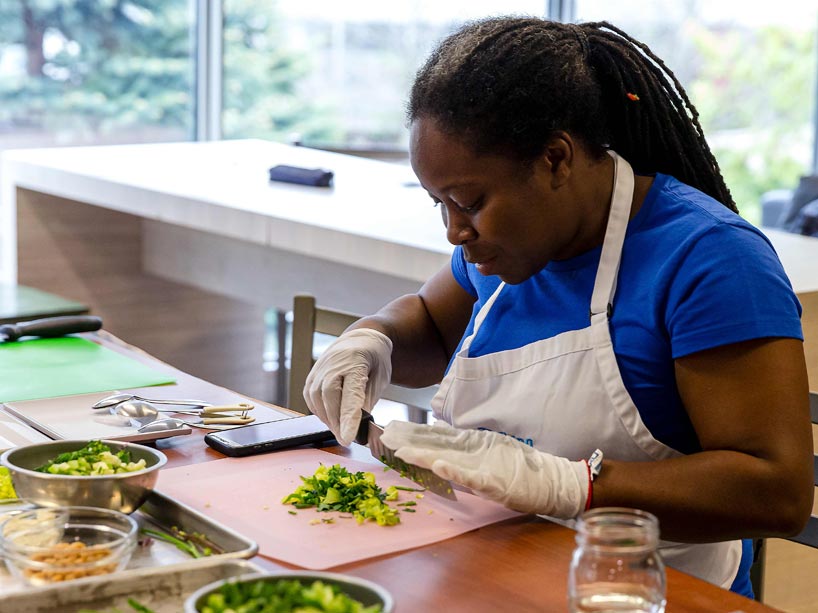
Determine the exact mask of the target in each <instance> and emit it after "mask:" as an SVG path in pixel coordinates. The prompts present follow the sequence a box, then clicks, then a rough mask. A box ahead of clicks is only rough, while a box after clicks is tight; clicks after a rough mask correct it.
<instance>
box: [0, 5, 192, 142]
mask: <svg viewBox="0 0 818 613" xmlns="http://www.w3.org/2000/svg"><path fill="white" fill-rule="evenodd" d="M192 22H193V15H192V12H191V11H190V10H189V5H188V1H187V0H131V1H124V2H112V1H105V2H102V1H100V2H87V1H83V0H63V1H61V2H29V1H26V0H3V2H2V3H0V149H4V148H10V147H23V146H47V145H69V144H84V143H133V142H147V141H171V140H188V139H190V138H191V137H192V134H193V109H194V100H193V96H192V93H191V87H192V83H193V67H194V55H193V42H192V41H193V39H192V37H191V33H190V31H191V25H192Z"/></svg>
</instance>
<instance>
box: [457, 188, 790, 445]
mask: <svg viewBox="0 0 818 613" xmlns="http://www.w3.org/2000/svg"><path fill="white" fill-rule="evenodd" d="M601 250H602V249H601V247H597V248H596V249H593V250H591V251H588V252H586V253H583V254H581V255H578V256H576V257H574V258H571V259H569V260H561V261H552V262H550V263H549V264H548V265H547V266H546V267H545V268H544V269H542V270H541V271H540V272H539V273H537V274H535V275H534V276H533V277H531V278H529V279H527V280H526V281H524V282H523V283H520V284H518V285H507V286H506V287H505V288H504V289H503V291H502V292H501V293H500V296H499V297H498V299H497V301H496V302H495V303H494V306H493V308H492V309H491V310H490V311H489V314H488V316H487V317H486V319H485V321H484V322H483V325H482V326H481V328H480V330H479V332H478V334H477V337H476V338H475V339H474V341H473V342H472V345H471V347H470V349H469V355H470V356H472V357H477V356H481V355H485V354H488V353H494V352H497V351H502V350H506V349H515V348H518V347H522V346H524V345H527V344H529V343H532V342H534V341H537V340H540V339H544V338H550V337H552V336H555V335H557V334H559V333H561V332H565V331H566V330H578V329H581V328H586V327H588V326H589V325H590V320H589V308H590V304H591V293H592V290H593V286H594V278H595V275H596V271H597V267H598V264H599V256H600V253H601ZM452 272H453V274H454V277H455V279H457V281H458V282H459V283H460V285H462V286H463V288H464V289H465V290H466V291H467V292H469V293H470V294H471V295H473V296H476V297H477V301H476V303H475V306H474V311H473V313H472V318H471V321H470V322H469V325H468V328H467V330H466V333H465V335H464V337H465V336H467V335H469V334H471V332H472V329H473V325H474V318H475V316H476V314H477V311H478V310H479V309H480V307H481V306H483V304H484V303H485V302H486V300H488V298H489V297H490V296H491V295H492V294H493V293H494V290H495V289H496V288H497V286H498V285H499V283H500V280H499V279H498V278H497V277H484V276H483V275H481V274H480V273H479V272H478V271H477V270H476V268H475V267H474V265H472V264H468V263H467V262H466V261H465V260H464V257H463V251H462V249H461V248H459V247H458V248H456V249H455V251H454V254H453V256H452ZM800 315H801V305H800V304H799V302H798V299H797V298H796V296H795V293H794V292H793V290H792V286H791V285H790V282H789V279H788V278H787V276H786V274H785V273H784V269H783V267H782V266H781V263H780V261H779V260H778V256H777V255H776V254H775V251H774V250H773V248H772V245H770V243H769V241H768V240H767V238H766V237H765V236H764V235H763V234H762V233H761V232H760V231H759V230H758V229H756V228H755V227H753V226H752V225H751V224H749V223H747V222H746V221H744V220H743V219H742V218H741V217H739V216H738V215H736V214H735V213H733V212H732V211H730V210H729V209H728V208H727V207H725V206H724V205H722V204H720V203H719V202H717V201H715V200H714V199H712V198H710V197H709V196H707V195H705V194H704V193H702V192H700V191H698V190H697V189H694V188H692V187H690V186H688V185H685V184H684V183H681V182H679V181H677V180H676V179H674V178H673V177H670V176H667V175H662V174H657V175H656V178H655V180H654V182H653V185H652V186H651V188H650V190H649V192H648V194H647V196H646V197H645V200H644V202H643V204H642V207H641V209H640V210H639V212H638V213H637V214H636V216H635V217H634V218H633V219H632V220H631V221H630V223H629V224H628V229H627V233H626V235H625V243H624V247H623V251H622V262H621V265H620V270H619V277H618V279H617V290H616V296H615V297H614V302H613V315H612V317H611V320H610V328H611V337H612V341H613V347H614V352H615V353H616V358H617V363H618V365H619V370H620V372H621V375H622V380H623V382H624V384H625V388H626V389H627V390H628V392H629V393H630V396H631V398H632V399H633V402H634V404H635V405H636V407H637V408H638V410H639V414H640V416H641V417H642V421H643V422H644V423H645V425H646V426H647V428H648V430H650V432H651V434H652V435H653V436H654V438H656V439H657V440H659V441H661V442H663V443H664V444H666V445H668V446H669V447H672V448H673V449H676V450H677V451H680V452H682V453H693V452H696V451H699V450H700V449H701V447H700V445H699V441H698V438H697V437H696V434H695V431H694V430H693V426H692V424H691V422H690V420H689V418H688V416H687V413H686V412H685V410H684V407H683V405H682V401H681V398H680V397H679V393H678V389H677V387H676V380H675V375H674V364H673V361H674V359H676V358H679V357H682V356H685V355H689V354H691V353H695V352H697V351H703V350H705V349H711V348H713V347H718V346H721V345H726V344H730V343H737V342H740V341H745V340H749V339H754V338H763V337H791V338H798V339H802V340H803V336H802V332H801V322H800ZM461 344H462V340H461Z"/></svg>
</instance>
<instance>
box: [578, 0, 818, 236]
mask: <svg viewBox="0 0 818 613" xmlns="http://www.w3.org/2000/svg"><path fill="white" fill-rule="evenodd" d="M576 17H577V20H578V21H595V20H601V19H605V20H607V21H610V22H611V23H613V24H615V25H617V26H618V27H621V28H622V29H623V30H625V31H626V32H628V33H629V34H631V35H633V36H634V37H636V38H638V39H640V40H642V41H643V42H645V43H647V44H648V45H649V46H650V47H651V49H652V50H653V51H654V52H655V53H656V54H657V55H658V56H659V57H661V58H662V59H663V60H665V62H666V63H667V65H668V66H669V67H670V69H671V70H673V71H674V73H675V74H676V76H677V77H678V79H679V81H680V82H681V83H682V85H683V86H684V87H685V89H686V90H687V92H688V94H689V95H690V98H691V100H692V102H693V104H694V105H695V106H696V108H697V110H698V111H699V113H700V121H701V123H702V127H703V129H704V133H705V136H706V137H707V139H708V142H709V144H710V147H711V148H712V149H713V153H714V154H715V156H716V159H717V160H718V162H719V165H720V166H721V170H722V174H723V175H724V177H725V179H726V181H727V185H728V186H729V187H730V189H731V191H732V193H733V198H734V200H735V201H736V204H737V205H738V207H739V210H740V211H741V213H742V215H744V217H746V218H748V219H749V220H750V221H752V222H753V223H759V221H760V204H759V203H760V200H761V196H762V194H763V193H765V192H767V191H769V190H772V189H776V188H782V187H784V188H794V187H795V186H796V185H797V183H798V177H799V176H801V175H804V174H809V173H810V172H811V170H812V168H813V164H814V163H815V161H814V160H813V150H814V149H813V148H814V146H815V140H814V139H815V119H814V113H815V110H814V109H815V104H816V100H815V98H816V83H815V78H816V73H818V67H816V56H817V55H818V52H817V51H816V26H818V5H817V4H816V3H813V2H797V1H793V0H786V1H783V2H778V3H776V4H775V5H772V4H770V3H762V2H744V1H740V0H721V1H720V2H701V1H696V0H691V1H686V2H678V1H677V0H651V1H650V2H648V1H646V0H620V1H619V2H616V3H611V2H606V1H605V0H577V3H576Z"/></svg>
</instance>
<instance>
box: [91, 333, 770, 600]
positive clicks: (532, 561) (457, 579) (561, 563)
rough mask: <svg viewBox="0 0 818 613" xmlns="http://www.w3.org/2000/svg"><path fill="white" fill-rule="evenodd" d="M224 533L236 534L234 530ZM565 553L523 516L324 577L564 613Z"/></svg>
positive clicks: (187, 384)
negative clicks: (350, 577) (345, 577)
mask: <svg viewBox="0 0 818 613" xmlns="http://www.w3.org/2000/svg"><path fill="white" fill-rule="evenodd" d="M87 336H89V337H91V338H98V339H100V340H101V342H103V343H104V344H105V345H106V346H109V347H111V348H112V349H115V350H117V351H119V352H122V353H126V354H128V355H132V356H135V357H138V358H139V359H141V360H142V361H144V362H146V363H153V364H157V365H158V366H160V367H161V368H163V369H167V368H169V367H168V365H166V364H162V363H161V362H158V361H157V360H155V359H154V358H152V357H151V356H149V355H147V354H145V353H143V352H140V351H139V350H137V349H135V348H133V347H130V346H128V345H126V344H125V343H123V342H122V341H120V340H119V339H116V338H115V337H112V336H110V335H108V334H105V333H104V332H103V333H100V334H93V335H87ZM175 374H176V377H177V380H178V382H177V384H176V385H175V386H174V388H175V390H176V391H174V392H173V395H174V396H182V397H203V398H205V399H209V398H218V399H219V401H222V400H224V401H228V400H229V399H231V394H232V393H231V392H230V391H229V390H225V389H224V388H219V387H217V386H214V385H212V384H210V383H208V382H206V381H203V380H201V379H197V378H195V377H191V376H189V375H186V374H185V373H182V372H180V371H175ZM145 389H148V388H145ZM166 389H167V388H165V390H166ZM166 393H167V392H166ZM259 404H264V403H260V402H259ZM276 408H279V407H276ZM279 409H280V408H279ZM202 438H203V435H202V434H201V433H194V434H192V435H189V436H180V437H174V438H171V439H164V440H160V441H157V443H156V444H157V447H158V448H159V449H161V450H162V451H164V452H165V454H166V455H167V456H168V466H170V467H174V466H185V465H189V464H194V463H199V462H208V461H212V460H217V459H220V458H222V457H223V456H222V454H220V453H218V452H216V451H214V450H213V449H211V448H209V447H207V446H206V445H205V443H204V442H203V440H202ZM325 451H329V452H333V453H337V454H339V455H344V456H349V457H352V458H354V459H356V460H364V461H372V462H374V460H373V459H372V457H371V455H369V452H368V450H366V449H365V448H364V447H360V446H357V445H353V446H352V447H351V448H343V447H330V448H326V449H325ZM160 489H161V488H160ZM231 527H233V528H234V529H237V530H239V531H240V528H239V527H237V526H231ZM573 548H574V532H573V531H571V530H569V529H567V528H564V527H562V526H559V525H557V524H554V523H551V522H548V521H546V520H543V519H540V518H538V517H533V516H531V517H523V518H518V519H513V520H508V521H504V522H500V523H497V524H493V525H490V526H486V527H484V528H480V529H478V530H474V531H472V532H468V533H466V534H463V535H461V536H457V537H455V538H452V539H448V540H446V541H442V542H439V543H435V544H432V545H427V546H424V547H419V548H417V549H413V550H410V551H404V552H399V553H395V554H391V555H385V556H380V557H377V558H371V559H367V560H363V561H360V562H355V563H352V564H346V565H343V566H340V567H336V568H333V569H332V571H333V572H341V573H347V574H350V575H355V576H357V577H363V578H366V579H370V580H372V581H375V582H376V583H379V584H380V585H383V586H384V587H385V588H386V589H387V590H389V591H390V592H391V593H392V595H393V597H394V598H395V601H396V603H397V612H398V613H411V612H414V611H418V612H420V611H424V612H425V611H429V612H437V611H446V612H447V613H448V612H457V611H464V612H465V611H468V612H470V613H479V612H482V611H486V612H489V611H491V612H496V611H515V612H524V611H546V612H549V613H551V612H554V613H558V612H562V611H566V610H567V605H566V586H567V578H568V565H569V561H570V557H571V552H572V551H573ZM254 562H256V563H258V564H259V565H261V566H263V567H265V568H269V569H286V568H294V567H292V566H290V565H287V564H284V563H280V562H277V561H275V560H271V559H268V558H263V557H256V558H255V559H254ZM667 581H668V591H667V597H668V607H667V611H668V613H705V612H707V613H731V612H733V611H744V612H745V613H754V612H759V613H760V612H764V611H767V612H769V611H774V610H775V609H772V608H770V607H766V606H764V605H761V604H759V603H756V602H754V601H752V600H748V599H747V598H743V597H741V596H738V595H736V594H733V593H732V592H729V591H727V590H723V589H721V588H718V587H716V586H714V585H711V584H709V583H706V582H704V581H701V580H699V579H696V578H694V577H692V576H690V575H686V574H684V573H681V572H678V571H676V570H673V569H668V571H667Z"/></svg>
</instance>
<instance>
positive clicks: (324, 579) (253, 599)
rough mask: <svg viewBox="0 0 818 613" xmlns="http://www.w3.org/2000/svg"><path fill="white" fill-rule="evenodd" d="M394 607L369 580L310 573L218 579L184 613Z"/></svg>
mask: <svg viewBox="0 0 818 613" xmlns="http://www.w3.org/2000/svg"><path fill="white" fill-rule="evenodd" d="M242 607H244V608H242ZM393 608H394V602H393V600H392V596H391V595H390V594H389V592H387V591H386V590H385V589H383V588H382V587H381V586H379V585H377V584H375V583H372V582H371V581H367V580H366V579H359V578H358V577H352V576H349V575H341V574H338V573H325V572H311V571H280V572H273V573H266V574H261V575H256V574H254V575H244V576H242V577H238V578H235V577H234V578H231V579H223V580H221V581H216V582H215V583H211V584H209V585H206V586H204V587H202V588H200V589H199V590H197V591H195V592H194V593H193V594H191V595H190V596H188V598H187V600H185V613H226V612H228V611H259V612H262V613H263V612H264V611H275V612H276V613H299V612H301V611H309V612H310V613H320V612H322V611H327V612H332V613H391V612H392V610H393Z"/></svg>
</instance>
